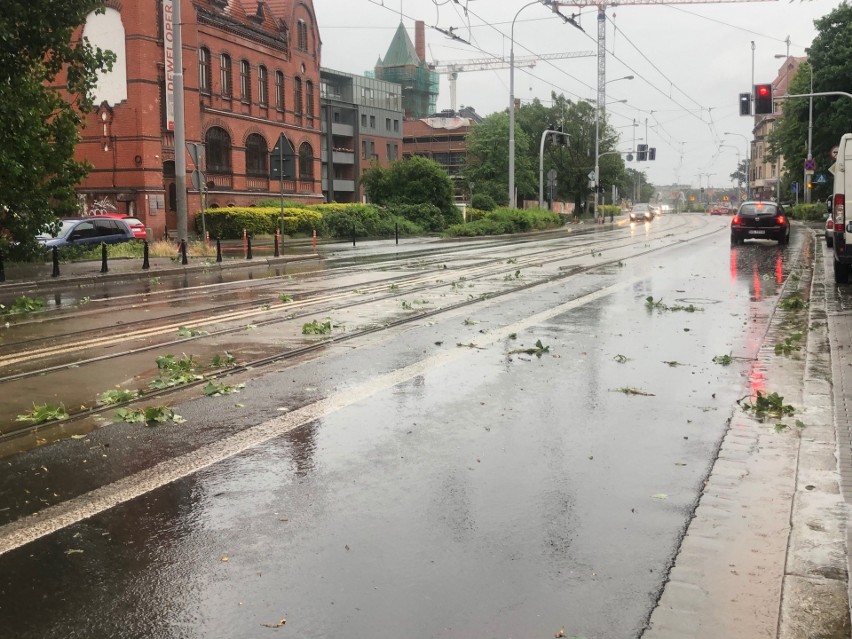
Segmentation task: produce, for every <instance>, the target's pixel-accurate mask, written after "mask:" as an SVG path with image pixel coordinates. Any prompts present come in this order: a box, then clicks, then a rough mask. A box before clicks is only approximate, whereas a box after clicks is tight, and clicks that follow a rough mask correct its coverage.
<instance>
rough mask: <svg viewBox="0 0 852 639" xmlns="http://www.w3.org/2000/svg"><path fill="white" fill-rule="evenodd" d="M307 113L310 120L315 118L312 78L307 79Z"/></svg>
mask: <svg viewBox="0 0 852 639" xmlns="http://www.w3.org/2000/svg"><path fill="white" fill-rule="evenodd" d="M305 113H307V114H308V119H309V120H313V119H314V83H313V82H311V81H310V80H307V81H305Z"/></svg>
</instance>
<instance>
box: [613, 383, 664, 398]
mask: <svg viewBox="0 0 852 639" xmlns="http://www.w3.org/2000/svg"><path fill="white" fill-rule="evenodd" d="M615 392H616V393H624V394H625V395H641V396H642V397H656V395H654V393H649V392H647V391H643V390H642V389H641V388H634V387H633V386H622V387H621V388H616V389H615Z"/></svg>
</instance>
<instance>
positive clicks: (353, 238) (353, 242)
mask: <svg viewBox="0 0 852 639" xmlns="http://www.w3.org/2000/svg"><path fill="white" fill-rule="evenodd" d="M352 246H355V225H354V224H353V225H352Z"/></svg>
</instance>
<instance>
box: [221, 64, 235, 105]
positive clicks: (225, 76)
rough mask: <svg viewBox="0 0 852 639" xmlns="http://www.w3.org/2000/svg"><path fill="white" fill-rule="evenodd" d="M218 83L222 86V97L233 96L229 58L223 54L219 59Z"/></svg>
mask: <svg viewBox="0 0 852 639" xmlns="http://www.w3.org/2000/svg"><path fill="white" fill-rule="evenodd" d="M219 83H220V84H221V85H222V97H223V98H230V97H231V96H232V95H233V90H234V81H233V78H232V77H231V56H229V55H228V54H227V53H223V54H222V55H221V56H220V58H219Z"/></svg>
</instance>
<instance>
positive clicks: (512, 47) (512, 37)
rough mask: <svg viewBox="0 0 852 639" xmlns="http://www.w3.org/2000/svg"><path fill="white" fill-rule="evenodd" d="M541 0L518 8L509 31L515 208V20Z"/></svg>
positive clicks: (511, 205) (511, 203) (512, 199)
mask: <svg viewBox="0 0 852 639" xmlns="http://www.w3.org/2000/svg"><path fill="white" fill-rule="evenodd" d="M539 3H540V0H533V1H532V2H528V3H527V4H525V5H524V6H523V7H521V8H520V9H518V12H517V13H516V14H515V17H514V18H513V19H512V28H511V30H510V32H509V208H510V209H513V208H515V205H516V202H515V20H517V19H518V16H519V15H521V11H523V10H524V9H526V8H527V7H531V6H532V5H534V4H539Z"/></svg>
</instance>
